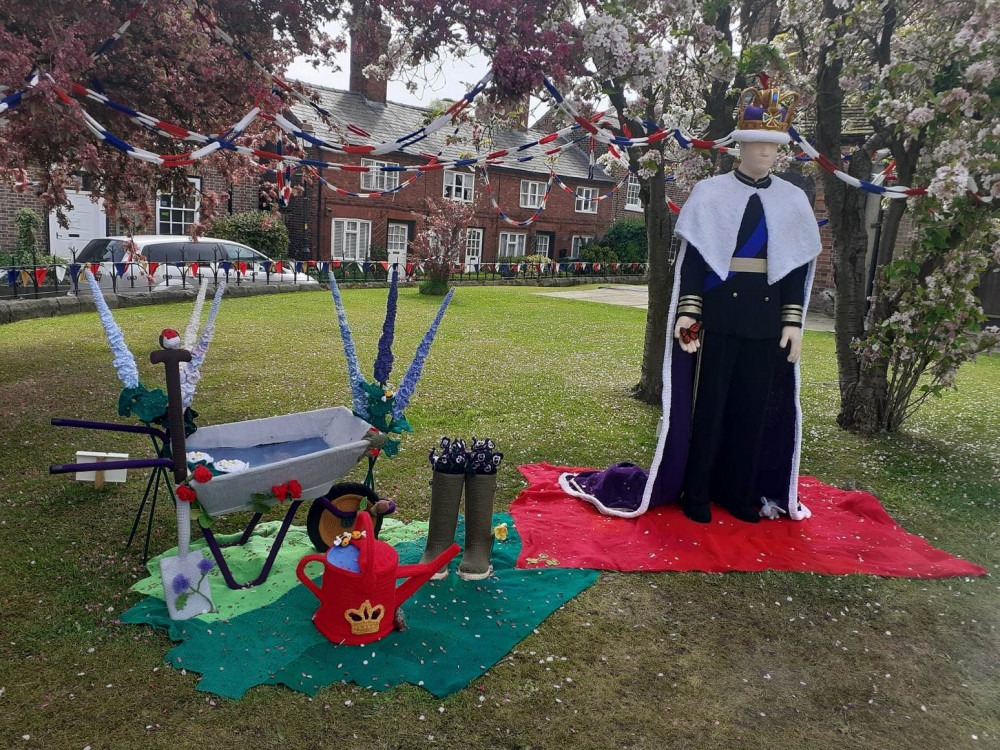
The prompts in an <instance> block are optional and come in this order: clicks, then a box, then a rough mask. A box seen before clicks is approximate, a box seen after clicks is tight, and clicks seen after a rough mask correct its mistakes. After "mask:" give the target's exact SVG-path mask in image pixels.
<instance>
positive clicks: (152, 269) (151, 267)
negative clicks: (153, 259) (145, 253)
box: [148, 263, 160, 276]
mask: <svg viewBox="0 0 1000 750" xmlns="http://www.w3.org/2000/svg"><path fill="white" fill-rule="evenodd" d="M159 267H160V264H159V263H150V264H149V270H148V273H149V275H150V276H152V275H153V274H154V273H156V269H157V268H159Z"/></svg>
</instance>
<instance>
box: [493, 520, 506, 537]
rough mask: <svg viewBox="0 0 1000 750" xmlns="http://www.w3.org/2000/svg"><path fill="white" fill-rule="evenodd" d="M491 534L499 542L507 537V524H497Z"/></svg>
mask: <svg viewBox="0 0 1000 750" xmlns="http://www.w3.org/2000/svg"><path fill="white" fill-rule="evenodd" d="M493 536H495V537H496V538H497V539H499V540H500V541H501V542H502V541H504V540H505V539H506V538H507V524H506V522H505V523H501V524H499V525H498V526H494V527H493Z"/></svg>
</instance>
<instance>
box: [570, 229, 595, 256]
mask: <svg viewBox="0 0 1000 750" xmlns="http://www.w3.org/2000/svg"><path fill="white" fill-rule="evenodd" d="M593 241H594V237H593V236H592V235H586V234H574V235H573V249H572V251H570V255H572V256H573V257H577V256H579V255H580V251H581V250H582V249H583V247H584V245H588V244H590V243H591V242H593Z"/></svg>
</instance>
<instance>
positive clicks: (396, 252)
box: [385, 221, 410, 280]
mask: <svg viewBox="0 0 1000 750" xmlns="http://www.w3.org/2000/svg"><path fill="white" fill-rule="evenodd" d="M409 238H410V227H409V225H407V224H404V223H402V222H395V221H390V222H389V225H388V229H387V231H386V236H385V249H386V252H387V255H388V261H389V273H390V274H391V273H392V265H393V264H394V263H395V264H396V269H397V270H398V271H399V278H400V280H402V279H404V278H405V277H406V245H407V242H408V240H409Z"/></svg>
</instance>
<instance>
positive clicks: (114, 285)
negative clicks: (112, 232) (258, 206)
mask: <svg viewBox="0 0 1000 750" xmlns="http://www.w3.org/2000/svg"><path fill="white" fill-rule="evenodd" d="M128 240H129V238H128V237H98V238H95V239H92V240H91V241H90V242H88V243H87V246H86V247H84V248H83V250H81V251H80V253H79V255H77V256H76V259H75V263H76V264H77V265H79V266H91V267H93V266H97V269H96V273H95V276H97V279H98V282H99V283H100V285H101V289H102V291H104V292H105V293H107V292H114V293H117V294H131V293H139V292H156V291H159V290H161V289H170V288H180V287H182V286H194V287H197V285H198V284H200V283H201V282H202V281H207V282H209V283H211V284H214V283H216V282H217V281H226V282H227V283H229V284H316V283H318V282H317V281H316V280H315V279H314V278H312V277H311V276H309V275H307V274H305V273H296V272H295V262H294V261H290V260H285V261H274V260H271V259H270V258H268V257H267V256H266V255H264V254H263V253H261V252H259V251H257V250H254V249H253V248H251V247H247V246H246V245H243V244H240V243H239V242H233V241H232V240H219V239H215V238H212V237H201V238H200V239H199V240H198V241H197V242H192V241H191V239H190V238H189V237H181V236H177V235H149V234H147V235H136V236H135V237H133V238H132V241H133V242H134V243H135V246H136V248H138V253H136V252H134V251H130V250H127V249H126V248H128V247H129V245H128ZM78 292H79V293H80V294H89V293H90V287H89V286H88V285H87V284H86V283H85V282H84V281H81V282H80V283H79V284H75V285H74V288H72V289H71V290H70V292H69V293H70V294H77V293H78Z"/></svg>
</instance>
